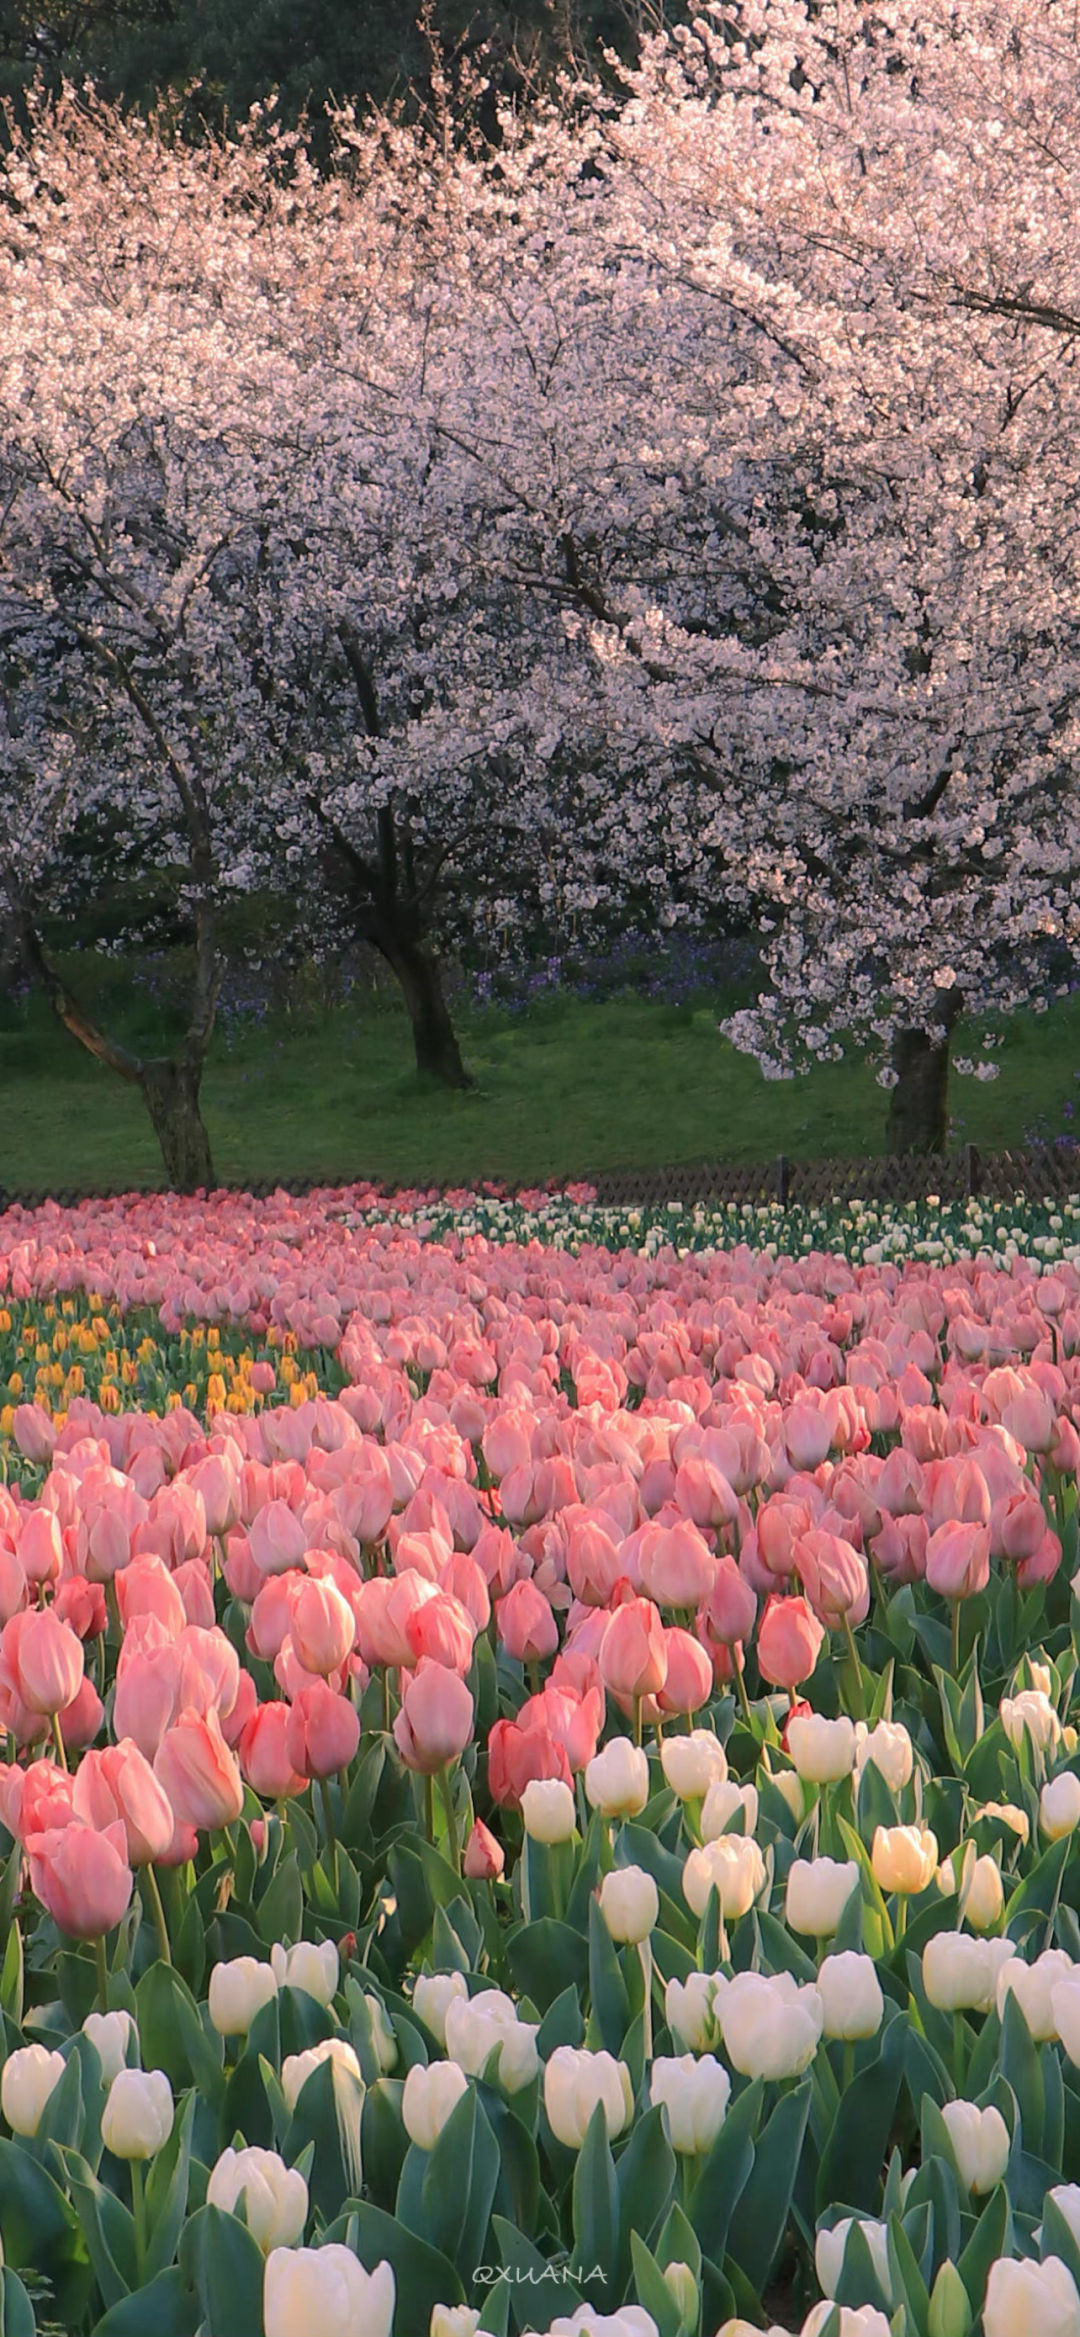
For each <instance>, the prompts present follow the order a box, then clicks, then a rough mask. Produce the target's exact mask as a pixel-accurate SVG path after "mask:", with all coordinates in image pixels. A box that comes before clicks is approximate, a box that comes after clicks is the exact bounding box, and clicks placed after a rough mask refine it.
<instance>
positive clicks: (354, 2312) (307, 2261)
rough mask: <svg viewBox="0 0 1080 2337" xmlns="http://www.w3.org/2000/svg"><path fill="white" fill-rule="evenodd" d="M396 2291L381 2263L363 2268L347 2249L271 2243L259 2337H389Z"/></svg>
mask: <svg viewBox="0 0 1080 2337" xmlns="http://www.w3.org/2000/svg"><path fill="white" fill-rule="evenodd" d="M396 2294H397V2290H396V2284H395V2281H394V2274H393V2270H392V2268H391V2266H390V2265H389V2264H387V2263H385V2262H384V2263H382V2264H377V2265H376V2266H375V2270H374V2272H365V2270H364V2267H363V2265H362V2264H361V2263H360V2261H359V2259H358V2258H357V2257H356V2256H354V2255H353V2252H352V2249H351V2248H346V2247H345V2246H343V2244H342V2243H341V2242H340V2241H338V2240H331V2241H329V2242H328V2243H327V2244H325V2245H324V2246H323V2247H321V2248H274V2249H273V2250H272V2251H271V2254H270V2255H269V2256H268V2257H267V2259H266V2275H265V2279H264V2282H263V2328H264V2330H265V2337H310V2332H311V2331H312V2330H313V2329H314V2330H318V2333H319V2337H391V2331H392V2329H393V2324H394V2302H395V2297H396Z"/></svg>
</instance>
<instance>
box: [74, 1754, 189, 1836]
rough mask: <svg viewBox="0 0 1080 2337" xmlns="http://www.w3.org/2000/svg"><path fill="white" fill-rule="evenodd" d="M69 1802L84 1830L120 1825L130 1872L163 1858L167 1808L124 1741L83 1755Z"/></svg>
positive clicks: (170, 1820)
mask: <svg viewBox="0 0 1080 2337" xmlns="http://www.w3.org/2000/svg"><path fill="white" fill-rule="evenodd" d="M72 1798H73V1803H74V1808H75V1815H76V1817H78V1818H81V1819H82V1821H83V1824H84V1825H87V1826H96V1827H97V1828H98V1829H99V1831H104V1829H105V1828H106V1827H107V1826H112V1825H115V1824H116V1823H117V1821H119V1822H120V1824H121V1825H122V1826H123V1829H124V1836H125V1841H126V1846H127V1858H128V1861H129V1864H130V1865H131V1866H136V1867H138V1866H149V1865H151V1863H152V1862H153V1861H154V1860H155V1859H158V1858H162V1857H164V1855H165V1852H166V1851H167V1850H168V1848H169V1845H170V1843H171V1841H172V1837H173V1826H174V1817H173V1807H172V1803H171V1802H170V1800H169V1796H168V1794H167V1793H166V1791H165V1789H164V1786H163V1785H161V1784H160V1783H159V1781H158V1779H157V1778H156V1777H155V1775H154V1772H153V1770H152V1769H151V1767H150V1763H149V1761H147V1760H146V1759H145V1758H144V1756H143V1754H142V1753H140V1751H139V1748H138V1746H137V1745H136V1744H135V1743H134V1742H133V1740H132V1739H131V1738H130V1737H125V1738H123V1739H122V1740H121V1742H120V1743H119V1744H118V1745H106V1746H105V1748H104V1750H103V1751H102V1752H100V1753H87V1754H86V1755H85V1757H84V1759H83V1760H81V1761H80V1763H79V1766H78V1769H77V1771H76V1773H75V1790H74V1794H73V1797H72Z"/></svg>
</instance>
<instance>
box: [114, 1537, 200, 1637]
mask: <svg viewBox="0 0 1080 2337" xmlns="http://www.w3.org/2000/svg"><path fill="white" fill-rule="evenodd" d="M116 1601H117V1605H118V1607H119V1609H120V1620H121V1622H122V1624H123V1626H124V1629H125V1631H126V1629H127V1627H128V1624H129V1623H133V1622H134V1620H135V1617H136V1615H154V1616H156V1617H157V1620H158V1622H159V1623H162V1624H164V1627H165V1629H166V1631H167V1632H168V1634H169V1637H170V1639H176V1638H177V1637H178V1636H179V1634H180V1632H181V1631H182V1630H183V1628H184V1625H185V1623H186V1621H187V1616H186V1614H185V1612H184V1602H183V1599H182V1598H181V1596H180V1593H179V1591H178V1590H177V1588H176V1586H175V1584H174V1582H173V1578H172V1575H171V1574H170V1572H169V1569H168V1567H167V1566H166V1564H165V1561H164V1559H163V1558H158V1557H154V1556H153V1555H151V1554H149V1553H147V1555H146V1556H144V1557H141V1558H133V1559H132V1561H131V1564H130V1566H125V1568H124V1570H123V1572H122V1574H118V1575H117V1577H116Z"/></svg>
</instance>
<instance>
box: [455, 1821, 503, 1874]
mask: <svg viewBox="0 0 1080 2337" xmlns="http://www.w3.org/2000/svg"><path fill="white" fill-rule="evenodd" d="M461 1864H462V1871H463V1873H464V1874H466V1875H467V1876H468V1878H469V1881H470V1882H497V1881H498V1879H499V1876H500V1875H501V1873H502V1870H503V1868H504V1866H505V1865H506V1852H505V1850H504V1849H503V1847H502V1844H501V1843H499V1842H496V1840H495V1836H494V1834H493V1833H491V1831H490V1829H489V1828H488V1827H487V1826H485V1824H484V1822H483V1819H482V1818H477V1819H476V1822H475V1824H474V1826H473V1829H472V1832H471V1834H470V1835H469V1839H468V1841H467V1842H466V1844H465V1855H464V1857H463V1859H462V1862H461Z"/></svg>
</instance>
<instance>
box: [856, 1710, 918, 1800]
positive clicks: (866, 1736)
mask: <svg viewBox="0 0 1080 2337" xmlns="http://www.w3.org/2000/svg"><path fill="white" fill-rule="evenodd" d="M855 1738H856V1744H855V1767H856V1769H857V1771H858V1774H859V1776H860V1777H861V1776H862V1773H863V1770H864V1769H865V1767H866V1764H867V1762H868V1761H872V1762H873V1764H874V1767H875V1769H876V1770H877V1771H878V1772H879V1774H880V1775H881V1776H882V1777H883V1778H884V1780H885V1783H886V1785H887V1786H888V1787H889V1788H890V1790H891V1791H892V1792H893V1793H902V1792H903V1790H904V1787H905V1785H910V1783H911V1779H912V1775H913V1773H914V1769H915V1752H914V1747H913V1745H912V1742H911V1738H910V1737H909V1735H908V1732H907V1730H906V1728H905V1727H904V1724H903V1722H902V1721H900V1720H879V1721H878V1724H877V1727H876V1728H867V1725H866V1722H865V1720H857V1721H856V1723H855Z"/></svg>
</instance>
